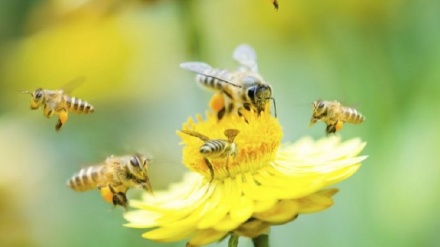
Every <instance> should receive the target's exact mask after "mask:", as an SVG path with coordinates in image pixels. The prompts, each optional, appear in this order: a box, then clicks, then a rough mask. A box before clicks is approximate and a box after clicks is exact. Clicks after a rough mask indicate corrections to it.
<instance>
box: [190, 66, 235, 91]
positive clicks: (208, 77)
mask: <svg viewBox="0 0 440 247" xmlns="http://www.w3.org/2000/svg"><path fill="white" fill-rule="evenodd" d="M230 77H231V76H230V74H229V72H228V71H227V70H225V69H209V70H207V71H205V72H204V73H203V74H197V76H196V81H197V82H198V83H200V85H201V86H203V87H207V88H210V89H214V90H216V91H220V90H222V89H223V85H224V84H225V81H223V80H227V81H232V79H233V78H230ZM219 78H221V79H219Z"/></svg>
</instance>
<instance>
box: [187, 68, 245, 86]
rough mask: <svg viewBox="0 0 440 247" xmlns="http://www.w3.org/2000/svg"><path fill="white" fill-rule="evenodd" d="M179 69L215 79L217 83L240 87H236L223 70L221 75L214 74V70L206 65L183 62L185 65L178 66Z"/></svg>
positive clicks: (230, 75) (229, 75) (229, 74)
mask: <svg viewBox="0 0 440 247" xmlns="http://www.w3.org/2000/svg"><path fill="white" fill-rule="evenodd" d="M180 68H182V69H186V70H189V71H192V72H194V73H197V74H199V75H203V76H206V77H212V78H215V79H217V80H219V81H222V82H223V83H226V84H229V85H232V86H234V87H241V86H239V85H236V84H235V83H232V82H231V77H233V76H232V74H231V73H229V72H228V71H226V70H224V71H223V73H220V74H214V71H215V69H213V68H212V67H211V65H209V64H207V63H203V62H185V63H181V64H180Z"/></svg>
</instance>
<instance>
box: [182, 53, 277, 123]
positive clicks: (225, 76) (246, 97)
mask: <svg viewBox="0 0 440 247" xmlns="http://www.w3.org/2000/svg"><path fill="white" fill-rule="evenodd" d="M232 57H233V58H234V60H236V61H237V62H238V63H239V64H240V66H239V68H238V69H237V70H236V71H234V72H230V71H228V70H225V69H218V68H213V67H211V66H210V65H209V64H207V63H203V62H186V63H181V64H180V67H181V68H183V69H186V70H189V71H192V72H195V73H196V74H197V76H196V81H197V83H198V84H200V85H201V86H202V87H204V88H207V89H211V90H214V91H215V92H221V93H222V94H223V98H224V106H223V107H222V108H221V109H220V110H219V111H218V112H217V118H218V119H219V120H220V119H222V118H223V116H224V115H225V114H229V113H231V112H237V113H238V115H239V116H241V115H242V114H241V110H242V109H243V108H244V109H245V110H247V111H250V110H251V109H252V110H254V111H255V112H257V113H258V114H260V112H262V111H263V110H265V107H266V104H267V103H268V102H269V100H272V101H273V104H274V112H275V117H276V104H275V99H274V98H273V97H272V87H271V86H270V85H269V84H268V83H266V82H265V80H264V79H263V77H262V76H261V75H260V74H259V73H258V64H257V55H256V53H255V51H254V49H253V48H252V47H250V46H249V45H240V46H238V47H237V48H236V49H235V50H234V53H233V56H232Z"/></svg>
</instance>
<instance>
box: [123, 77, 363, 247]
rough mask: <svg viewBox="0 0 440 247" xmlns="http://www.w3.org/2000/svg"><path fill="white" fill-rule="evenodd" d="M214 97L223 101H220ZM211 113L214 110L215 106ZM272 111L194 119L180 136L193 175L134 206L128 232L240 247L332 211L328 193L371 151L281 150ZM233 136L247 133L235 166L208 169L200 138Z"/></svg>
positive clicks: (318, 145) (353, 147) (354, 145)
mask: <svg viewBox="0 0 440 247" xmlns="http://www.w3.org/2000/svg"><path fill="white" fill-rule="evenodd" d="M218 73H219V74H221V73H222V72H218ZM203 76H206V74H203ZM216 78H217V77H215V78H214V77H212V78H211V79H209V80H211V81H212V80H214V79H216ZM231 81H233V80H231ZM213 97H214V98H215V99H214V101H216V100H218V97H219V94H215V95H214V96H213ZM225 102H227V101H225ZM210 105H211V109H212V106H213V105H214V106H215V104H213V100H211V103H210ZM226 106H227V104H226V105H225V107H226ZM269 107H270V105H269V104H265V106H264V109H263V108H262V109H258V107H252V108H250V109H249V110H246V111H240V112H241V115H240V114H224V115H223V116H222V119H221V121H218V112H215V110H214V112H208V113H207V114H206V116H205V117H203V116H201V115H197V116H196V117H195V118H189V119H188V121H186V122H185V123H184V124H183V127H182V129H183V130H186V133H185V132H183V133H179V132H178V133H179V136H180V137H181V138H182V144H183V145H184V147H183V151H182V155H183V160H182V162H183V164H184V165H185V166H186V167H187V168H188V169H189V171H188V172H187V173H186V174H185V176H184V178H183V180H182V181H181V182H179V183H176V184H174V185H172V186H170V189H169V190H165V191H162V192H160V193H158V194H157V195H156V196H154V197H153V196H151V195H149V194H144V195H143V197H142V198H141V199H140V200H130V206H132V207H133V208H134V210H132V211H129V212H127V213H125V215H124V216H125V218H126V220H127V221H128V223H127V224H126V225H125V226H127V227H132V228H145V229H148V230H147V232H145V233H144V234H142V237H144V238H147V239H150V240H153V241H157V242H174V241H180V240H184V239H186V240H187V241H188V242H187V245H186V246H187V247H196V246H204V245H208V244H211V243H214V242H216V241H219V240H222V239H224V238H226V237H228V236H230V237H231V238H230V242H229V243H230V246H236V242H237V238H238V237H248V238H252V239H254V240H255V239H258V238H260V237H261V236H264V235H266V234H268V232H269V229H270V227H271V226H273V225H281V224H285V223H288V222H291V221H293V220H295V219H296V218H297V217H298V215H300V214H308V213H315V212H319V211H322V210H325V209H326V208H328V207H330V206H332V205H333V199H332V196H333V195H334V194H335V193H337V192H338V190H337V189H335V188H328V186H331V185H333V184H336V183H338V182H340V181H342V180H344V179H347V178H348V177H350V176H351V175H353V174H354V173H355V172H356V171H357V170H358V169H359V167H360V162H361V161H363V160H364V159H365V158H366V156H359V153H360V152H361V151H362V150H363V148H364V147H365V143H364V142H362V141H361V140H359V139H352V140H349V141H344V142H342V141H341V139H340V138H339V137H337V136H331V137H328V138H324V139H322V140H318V141H315V140H313V139H311V138H309V137H304V138H302V139H300V140H298V141H297V142H295V143H293V144H290V143H286V144H282V142H281V139H282V137H283V131H282V127H281V125H280V123H279V121H278V119H277V118H276V117H274V116H272V115H271V114H270V111H269ZM234 109H235V108H234ZM243 118H244V119H246V121H243ZM229 129H233V130H236V133H238V132H239V133H240V135H239V138H236V139H233V138H230V137H228V141H229V143H234V144H235V145H236V146H237V147H240V149H239V152H236V155H235V157H234V159H232V160H231V162H230V163H229V164H227V163H226V162H225V161H224V160H222V159H210V160H209V161H210V163H211V166H210V167H209V166H207V165H206V162H205V158H206V156H205V154H204V153H203V152H201V142H200V141H201V140H202V141H205V142H206V141H209V140H211V139H210V138H208V137H206V136H204V134H200V133H209V136H211V137H221V136H224V135H225V133H224V130H229ZM188 130H197V131H196V132H195V131H188ZM194 137H198V138H194Z"/></svg>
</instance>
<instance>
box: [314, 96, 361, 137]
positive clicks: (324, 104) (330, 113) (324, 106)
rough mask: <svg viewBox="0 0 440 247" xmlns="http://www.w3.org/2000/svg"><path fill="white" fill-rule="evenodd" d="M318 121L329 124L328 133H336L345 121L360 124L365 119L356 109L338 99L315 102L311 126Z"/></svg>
mask: <svg viewBox="0 0 440 247" xmlns="http://www.w3.org/2000/svg"><path fill="white" fill-rule="evenodd" d="M317 121H323V122H324V123H326V124H327V128H326V133H327V135H328V134H330V133H335V132H336V131H339V130H340V129H342V127H343V125H344V123H345V122H347V123H352V124H360V123H362V122H363V121H365V117H364V116H362V114H360V113H359V112H358V111H357V110H356V109H354V108H350V107H347V106H343V105H341V103H339V102H338V101H336V100H334V101H327V100H317V101H315V102H313V115H312V119H311V120H310V126H312V125H313V124H314V123H316V122H317Z"/></svg>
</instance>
